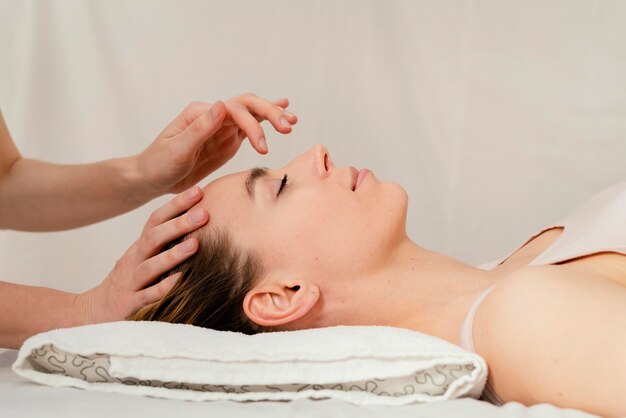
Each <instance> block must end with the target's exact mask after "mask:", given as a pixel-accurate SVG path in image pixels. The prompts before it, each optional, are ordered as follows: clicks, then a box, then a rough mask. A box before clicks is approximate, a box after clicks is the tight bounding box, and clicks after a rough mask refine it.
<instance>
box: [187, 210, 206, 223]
mask: <svg viewBox="0 0 626 418" xmlns="http://www.w3.org/2000/svg"><path fill="white" fill-rule="evenodd" d="M188 216H189V220H190V221H191V222H193V223H195V224H197V223H200V222H202V220H203V219H204V214H203V213H202V211H200V210H194V211H192V212H189V215H188Z"/></svg>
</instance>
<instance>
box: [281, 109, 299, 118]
mask: <svg viewBox="0 0 626 418" xmlns="http://www.w3.org/2000/svg"><path fill="white" fill-rule="evenodd" d="M283 113H284V114H285V115H287V116H289V117H291V118H293V117H294V116H296V115H294V114H293V113H290V112H287V111H286V110H284V111H283Z"/></svg>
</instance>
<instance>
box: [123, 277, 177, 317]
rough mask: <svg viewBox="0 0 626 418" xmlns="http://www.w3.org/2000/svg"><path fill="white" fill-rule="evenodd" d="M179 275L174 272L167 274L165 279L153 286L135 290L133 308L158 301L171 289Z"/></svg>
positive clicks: (139, 307)
mask: <svg viewBox="0 0 626 418" xmlns="http://www.w3.org/2000/svg"><path fill="white" fill-rule="evenodd" d="M180 276H181V273H174V274H172V275H171V276H168V277H167V278H166V279H163V280H161V281H160V282H159V283H157V284H155V285H154V286H150V287H148V288H147V289H143V290H141V291H139V292H137V293H136V294H135V308H134V310H139V309H141V308H143V307H144V306H147V305H150V304H151V303H154V302H158V301H160V300H161V299H163V297H164V296H165V295H167V294H168V292H169V291H170V290H172V288H173V287H174V285H175V284H176V282H177V281H178V279H179V278H180Z"/></svg>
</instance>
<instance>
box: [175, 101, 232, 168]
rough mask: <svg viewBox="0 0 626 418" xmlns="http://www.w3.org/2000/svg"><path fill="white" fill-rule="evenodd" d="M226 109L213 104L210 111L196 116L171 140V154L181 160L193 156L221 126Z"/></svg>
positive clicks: (220, 104)
mask: <svg viewBox="0 0 626 418" xmlns="http://www.w3.org/2000/svg"><path fill="white" fill-rule="evenodd" d="M225 116H226V107H225V106H224V103H223V102H221V101H219V100H218V101H217V102H215V104H214V105H213V106H212V107H211V110H209V111H208V112H205V113H203V114H201V115H200V116H198V117H197V118H196V119H195V120H194V121H193V122H192V123H191V124H190V125H189V126H188V127H187V128H186V129H185V130H184V131H183V132H182V133H181V134H180V135H179V136H177V137H176V138H173V139H172V140H171V141H172V142H171V143H172V152H174V153H176V154H177V155H179V156H182V157H183V158H185V157H189V156H192V155H195V154H196V152H197V151H198V149H200V147H201V146H202V144H204V143H205V142H206V141H207V139H209V138H210V137H211V136H212V135H213V134H215V132H217V131H218V130H219V129H220V127H221V126H222V122H223V121H224V117H225Z"/></svg>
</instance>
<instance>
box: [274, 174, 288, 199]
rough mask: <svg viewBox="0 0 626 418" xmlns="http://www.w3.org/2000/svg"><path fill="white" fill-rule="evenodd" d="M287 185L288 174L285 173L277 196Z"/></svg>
mask: <svg viewBox="0 0 626 418" xmlns="http://www.w3.org/2000/svg"><path fill="white" fill-rule="evenodd" d="M286 185H287V174H285V175H283V179H282V180H281V182H280V187H279V188H278V193H276V197H278V196H279V195H280V192H282V191H283V189H284V188H285V186H286Z"/></svg>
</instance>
